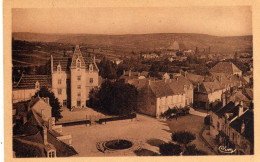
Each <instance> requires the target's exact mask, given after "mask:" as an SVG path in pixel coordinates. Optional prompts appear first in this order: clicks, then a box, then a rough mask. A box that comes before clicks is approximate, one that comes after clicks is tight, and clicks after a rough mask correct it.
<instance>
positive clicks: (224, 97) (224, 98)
mask: <svg viewBox="0 0 260 162" xmlns="http://www.w3.org/2000/svg"><path fill="white" fill-rule="evenodd" d="M226 104H227V99H226V95H225V94H222V107H224V106H226Z"/></svg>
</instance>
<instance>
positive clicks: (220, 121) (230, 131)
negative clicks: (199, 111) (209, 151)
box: [210, 101, 254, 155]
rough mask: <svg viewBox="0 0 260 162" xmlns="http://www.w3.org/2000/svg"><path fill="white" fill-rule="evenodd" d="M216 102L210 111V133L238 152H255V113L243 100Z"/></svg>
mask: <svg viewBox="0 0 260 162" xmlns="http://www.w3.org/2000/svg"><path fill="white" fill-rule="evenodd" d="M222 104H223V103H219V104H216V105H215V106H214V107H213V108H212V110H211V111H210V116H211V124H210V135H211V136H213V137H214V138H215V139H217V140H218V141H219V143H221V144H222V145H224V146H225V147H226V148H231V149H233V150H235V152H236V154H247V155H249V154H253V153H254V113H253V110H252V109H249V108H246V107H245V106H244V104H243V101H240V102H239V101H236V102H232V101H230V102H229V103H227V104H226V105H223V106H222Z"/></svg>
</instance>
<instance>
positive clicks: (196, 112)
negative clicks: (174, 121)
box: [190, 108, 207, 117]
mask: <svg viewBox="0 0 260 162" xmlns="http://www.w3.org/2000/svg"><path fill="white" fill-rule="evenodd" d="M190 114H192V115H197V116H201V117H206V116H207V113H203V112H199V111H196V110H194V109H193V108H190Z"/></svg>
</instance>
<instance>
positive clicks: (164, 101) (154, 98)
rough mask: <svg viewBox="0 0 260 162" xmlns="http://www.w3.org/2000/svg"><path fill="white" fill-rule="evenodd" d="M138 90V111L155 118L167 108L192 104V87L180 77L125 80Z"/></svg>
mask: <svg viewBox="0 0 260 162" xmlns="http://www.w3.org/2000/svg"><path fill="white" fill-rule="evenodd" d="M125 81H126V82H127V83H129V84H132V85H134V86H135V87H136V88H137V90H138V103H137V105H138V111H139V112H141V113H144V114H147V115H150V116H153V117H156V118H159V117H160V115H161V113H163V112H165V111H166V110H168V108H174V107H185V106H188V105H190V106H191V105H192V104H193V85H192V83H191V82H190V81H189V80H188V79H187V78H185V77H184V76H182V75H180V74H179V75H175V76H174V77H173V78H171V79H170V78H169V79H163V80H158V79H156V78H142V79H138V78H135V79H127V80H125Z"/></svg>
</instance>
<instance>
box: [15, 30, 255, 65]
mask: <svg viewBox="0 0 260 162" xmlns="http://www.w3.org/2000/svg"><path fill="white" fill-rule="evenodd" d="M13 39H14V41H13V49H12V56H13V64H14V66H16V65H19V66H21V65H22V66H30V65H34V66H35V65H36V66H37V65H42V64H44V63H46V60H48V59H49V58H50V55H53V56H62V55H63V54H64V50H66V51H72V48H73V47H74V46H75V45H76V44H79V45H80V46H81V47H82V48H81V50H82V52H83V53H88V52H91V53H95V54H96V56H98V57H99V59H100V58H102V57H103V56H107V57H110V58H116V57H121V56H128V57H130V56H138V52H140V51H147V50H148V51H149V50H150V51H152V50H161V49H167V48H168V47H169V46H170V45H171V44H172V43H173V41H174V40H176V41H178V43H179V45H180V48H181V49H192V50H195V49H196V47H198V49H199V51H204V50H209V48H210V52H211V53H222V54H230V55H232V56H233V55H234V53H235V52H249V53H251V52H252V36H233V37H218V36H211V35H205V34H188V33H186V34H182V33H165V34H139V35H133V34H132V35H95V34H92V35H91V34H37V33H13ZM14 42H15V43H14ZM93 48H94V49H95V50H97V51H92V50H93ZM132 51H134V52H135V53H136V54H135V55H133V54H132V53H131V52H132Z"/></svg>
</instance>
